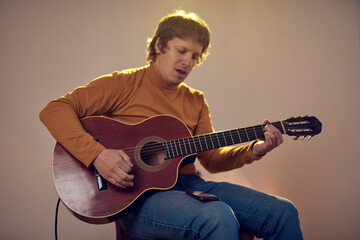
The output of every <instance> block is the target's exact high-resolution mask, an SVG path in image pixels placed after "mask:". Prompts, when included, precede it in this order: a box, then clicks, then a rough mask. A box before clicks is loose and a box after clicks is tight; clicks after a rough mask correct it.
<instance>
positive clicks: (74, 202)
mask: <svg viewBox="0 0 360 240" xmlns="http://www.w3.org/2000/svg"><path fill="white" fill-rule="evenodd" d="M81 122H82V124H83V127H84V128H85V130H86V131H87V132H88V133H89V134H90V135H92V136H93V137H94V139H96V140H97V141H99V142H100V143H101V144H102V145H104V146H105V147H106V148H109V149H122V150H124V151H125V152H126V153H127V154H128V155H129V157H130V158H131V161H132V163H133V166H134V167H133V170H132V174H133V175H134V176H135V177H134V186H133V187H131V188H126V189H122V188H118V187H116V186H114V185H112V184H110V183H107V189H105V190H99V188H98V185H97V179H96V177H95V169H94V168H93V167H90V168H87V167H86V166H84V165H83V164H82V163H81V162H80V161H78V160H77V159H75V158H74V157H73V156H72V155H71V154H70V153H69V152H68V151H67V150H66V149H65V148H64V147H63V146H62V145H61V144H60V143H57V144H56V146H55V150H54V159H53V175H54V182H55V186H56V190H57V192H58V194H59V196H60V198H61V200H62V201H63V203H64V204H65V205H66V206H67V207H68V208H69V209H70V210H71V211H72V212H73V213H74V215H75V216H77V217H78V218H80V219H81V220H83V221H86V222H89V223H106V222H111V221H114V220H116V218H117V217H118V216H119V215H120V214H121V213H122V211H123V210H125V209H126V208H127V207H128V206H129V205H130V204H132V203H133V202H134V201H135V200H136V199H137V198H139V197H140V196H141V195H142V194H143V193H144V192H146V191H148V190H151V189H161V190H165V189H169V188H171V187H173V186H174V185H175V183H176V181H177V176H178V169H179V167H180V164H181V162H182V160H183V159H184V158H185V157H184V156H183V157H175V158H172V159H169V160H164V157H165V153H164V151H163V149H160V150H159V151H157V152H156V153H153V152H152V153H151V155H152V159H155V160H152V161H151V162H150V163H149V162H147V161H144V160H143V159H145V158H146V156H147V155H148V154H147V153H146V151H145V153H144V149H146V146H153V144H154V143H155V144H157V143H161V142H165V141H170V140H173V139H179V138H184V137H189V136H191V134H190V132H189V130H188V128H187V127H186V126H185V125H184V124H183V122H181V121H180V120H179V119H177V118H174V117H170V116H166V115H160V116H156V117H152V118H149V119H147V120H145V121H143V122H141V123H139V124H134V125H128V124H124V123H121V122H119V121H115V120H112V119H110V118H106V117H87V118H84V119H82V120H81ZM144 146H145V147H144ZM158 159H159V161H158Z"/></svg>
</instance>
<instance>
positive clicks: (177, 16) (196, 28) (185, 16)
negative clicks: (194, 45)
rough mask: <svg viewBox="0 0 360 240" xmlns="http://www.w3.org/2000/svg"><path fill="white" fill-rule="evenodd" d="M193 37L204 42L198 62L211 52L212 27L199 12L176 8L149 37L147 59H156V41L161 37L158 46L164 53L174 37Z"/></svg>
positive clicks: (152, 60)
mask: <svg viewBox="0 0 360 240" xmlns="http://www.w3.org/2000/svg"><path fill="white" fill-rule="evenodd" d="M175 37H177V38H181V39H184V38H188V37H191V38H193V39H194V40H196V41H197V42H199V43H200V44H202V51H201V55H200V57H199V59H198V64H200V63H201V62H202V60H203V59H205V58H206V56H207V55H208V54H209V52H208V48H209V47H210V29H209V27H208V26H207V24H206V23H205V21H203V20H202V19H201V18H200V17H199V16H198V15H197V14H195V13H192V12H190V13H186V12H185V11H184V10H175V11H174V12H173V13H171V14H169V15H167V16H165V17H164V18H163V19H161V20H160V22H159V24H158V26H157V28H156V30H155V32H154V35H153V37H152V38H149V39H148V41H147V42H148V44H147V47H148V49H147V61H148V62H149V63H151V62H154V61H155V59H156V56H157V54H156V52H155V42H156V39H157V38H159V44H158V47H159V49H160V50H161V52H162V53H164V52H165V48H166V46H167V42H168V41H170V40H172V39H173V38H175Z"/></svg>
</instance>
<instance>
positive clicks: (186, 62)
mask: <svg viewBox="0 0 360 240" xmlns="http://www.w3.org/2000/svg"><path fill="white" fill-rule="evenodd" d="M182 64H183V66H186V67H193V59H192V55H191V54H185V55H184V57H183V59H182Z"/></svg>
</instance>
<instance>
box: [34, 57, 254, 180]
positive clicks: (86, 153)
mask: <svg viewBox="0 0 360 240" xmlns="http://www.w3.org/2000/svg"><path fill="white" fill-rule="evenodd" d="M159 114H167V115H171V116H174V117H177V118H179V119H181V120H182V121H183V122H184V123H185V125H186V126H187V127H188V128H189V130H190V132H191V133H192V135H201V134H205V133H210V132H213V131H214V129H213V127H212V123H211V120H210V113H209V107H208V105H207V103H206V100H205V97H204V94H203V93H202V92H200V91H198V90H195V89H193V88H190V87H189V86H187V85H186V84H184V83H182V84H180V85H178V86H175V85H168V84H167V83H166V82H165V80H164V79H163V78H162V76H161V75H160V73H159V72H158V70H157V69H156V67H155V64H150V65H149V66H146V67H143V68H138V69H130V70H125V71H122V72H113V73H112V74H108V75H104V76H101V77H99V78H97V79H94V80H93V81H91V82H89V83H88V84H87V85H86V86H83V87H78V88H76V89H75V90H74V91H73V92H71V93H68V94H66V95H65V96H63V97H60V98H57V99H55V100H53V101H51V102H50V103H49V104H48V105H47V106H46V107H45V108H44V109H43V110H42V111H41V112H40V119H41V121H42V122H43V123H44V124H45V126H46V127H47V128H48V129H49V131H50V133H51V134H52V135H53V137H54V138H55V139H56V140H57V141H58V142H59V143H61V144H62V145H63V146H64V147H65V148H66V149H67V150H68V151H69V152H70V153H71V154H72V155H74V156H75V157H76V158H77V159H78V160H79V161H81V162H82V163H83V164H85V165H86V166H89V165H90V164H91V162H92V161H93V160H94V159H95V158H96V157H97V155H98V154H99V153H100V152H101V151H103V150H104V149H105V147H104V146H102V145H101V144H100V143H98V142H96V141H95V140H94V138H93V137H92V136H91V135H89V134H88V133H86V132H85V130H84V129H83V127H82V125H81V123H80V122H79V119H80V118H83V117H86V116H94V115H98V116H100V115H102V116H107V117H110V118H113V119H116V120H119V121H121V122H124V123H129V124H134V123H137V122H140V121H143V120H145V119H147V118H149V117H152V116H155V115H159ZM252 144H253V143H252ZM252 144H249V145H246V146H240V147H223V148H219V149H214V150H210V151H206V152H202V153H199V154H198V155H197V158H198V159H199V161H200V163H201V164H202V165H203V166H204V167H205V168H206V169H207V170H208V171H210V172H221V171H226V170H231V169H234V168H239V167H242V166H243V165H244V164H248V163H251V162H253V161H254V160H258V159H260V157H258V156H255V155H254V154H253V153H252V151H251V147H252ZM180 173H181V174H195V173H196V169H195V165H194V164H193V163H192V164H188V165H186V166H185V167H183V168H181V169H180Z"/></svg>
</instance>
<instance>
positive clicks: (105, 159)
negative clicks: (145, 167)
mask: <svg viewBox="0 0 360 240" xmlns="http://www.w3.org/2000/svg"><path fill="white" fill-rule="evenodd" d="M93 165H94V167H95V168H96V169H97V170H98V172H99V173H100V175H101V176H102V177H103V178H105V180H107V181H108V182H110V183H112V184H114V185H115V186H118V187H120V188H126V187H132V186H133V185H134V184H133V179H134V175H131V174H130V172H131V170H132V167H133V165H132V163H131V160H130V157H129V156H128V155H127V154H126V153H125V152H124V151H122V150H116V149H105V150H104V151H102V152H101V153H100V154H99V155H98V156H97V157H96V158H95V160H94V161H93Z"/></svg>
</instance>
